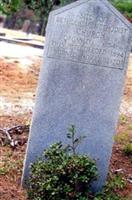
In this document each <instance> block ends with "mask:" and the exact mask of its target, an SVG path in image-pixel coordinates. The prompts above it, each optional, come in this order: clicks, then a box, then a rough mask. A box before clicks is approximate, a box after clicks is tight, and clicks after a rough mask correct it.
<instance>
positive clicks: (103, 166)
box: [23, 0, 132, 191]
mask: <svg viewBox="0 0 132 200" xmlns="http://www.w3.org/2000/svg"><path fill="white" fill-rule="evenodd" d="M131 33H132V32H131V26H130V24H129V23H128V22H127V20H126V19H125V18H124V17H123V16H122V15H121V14H120V13H119V12H118V11H116V10H115V9H114V8H113V7H112V6H111V5H110V4H109V3H108V2H107V1H105V0H96V1H95V0H89V1H88V0H81V1H78V2H75V3H72V4H70V5H68V6H65V7H63V8H61V9H58V10H56V11H53V12H52V13H51V14H50V18H49V22H48V26H47V34H46V44H45V52H44V65H43V66H42V68H41V72H40V79H39V86H38V90H37V97H36V106H35V111H34V115H33V121H32V126H31V131H30V137H29V141H28V148H27V154H26V159H25V167H24V174H23V181H24V180H26V179H27V178H28V173H29V165H30V163H31V162H34V161H35V160H36V158H37V157H38V156H39V155H41V153H42V152H43V150H44V149H45V148H47V147H48V146H49V145H50V144H52V143H54V142H57V141H60V140H61V141H64V142H67V141H66V133H67V128H68V127H69V126H70V125H71V124H74V125H75V126H76V129H77V132H78V133H83V135H86V136H87V138H86V139H85V141H84V142H83V145H82V146H81V147H80V148H79V149H78V151H79V152H80V153H83V154H89V155H90V156H91V157H92V158H94V159H96V161H97V166H98V169H99V174H100V177H99V179H98V181H97V182H96V183H94V184H93V189H94V190H95V191H97V190H99V189H100V188H101V187H102V185H103V184H104V182H105V179H106V176H107V172H108V166H109V160H110V157H111V151H112V145H113V136H114V134H115V128H116V124H117V119H118V111H119V105H120V101H121V97H122V94H123V87H124V79H125V74H126V70H127V64H128V63H127V62H128V56H129V52H130V42H131Z"/></svg>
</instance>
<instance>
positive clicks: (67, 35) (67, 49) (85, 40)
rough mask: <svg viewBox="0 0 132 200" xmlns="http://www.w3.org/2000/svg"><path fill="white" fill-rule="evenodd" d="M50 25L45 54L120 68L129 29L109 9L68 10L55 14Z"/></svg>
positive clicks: (123, 58)
mask: <svg viewBox="0 0 132 200" xmlns="http://www.w3.org/2000/svg"><path fill="white" fill-rule="evenodd" d="M97 8H98V10H99V11H98V13H97ZM82 11H83V12H82ZM88 11H89V12H88ZM76 13H77V14H76ZM113 22H114V26H113ZM53 27H54V31H53V33H52V34H51V37H50V41H49V48H48V57H50V58H56V59H62V60H69V61H73V62H78V63H84V64H91V65H98V66H104V67H111V68H119V69H122V66H123V63H124V60H125V49H127V47H126V44H127V42H128V37H129V29H127V27H126V26H124V24H123V23H122V22H121V21H119V20H118V19H117V18H116V17H115V16H114V15H113V14H112V13H111V12H110V11H108V10H105V11H103V10H101V9H100V7H99V6H94V7H87V8H86V9H85V11H84V7H83V9H82V10H80V12H70V11H68V15H67V14H58V15H56V16H55V18H54V25H53Z"/></svg>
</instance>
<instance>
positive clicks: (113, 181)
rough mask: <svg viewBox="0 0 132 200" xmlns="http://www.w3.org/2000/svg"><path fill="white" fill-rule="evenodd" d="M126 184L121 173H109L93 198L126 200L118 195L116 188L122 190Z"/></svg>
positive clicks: (99, 199) (97, 199) (96, 199)
mask: <svg viewBox="0 0 132 200" xmlns="http://www.w3.org/2000/svg"><path fill="white" fill-rule="evenodd" d="M126 185H127V182H126V180H124V179H123V177H122V176H121V175H115V176H112V175H110V177H109V179H108V181H107V182H106V185H105V187H104V189H103V191H102V192H100V193H98V194H96V196H95V197H94V200H128V199H127V198H122V197H121V196H120V195H118V193H117V190H123V189H124V188H125V187H126Z"/></svg>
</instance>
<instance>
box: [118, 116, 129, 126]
mask: <svg viewBox="0 0 132 200" xmlns="http://www.w3.org/2000/svg"><path fill="white" fill-rule="evenodd" d="M119 122H120V124H126V123H128V119H127V116H126V115H124V114H121V115H120V118H119Z"/></svg>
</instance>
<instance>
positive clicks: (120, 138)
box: [114, 131, 130, 144]
mask: <svg viewBox="0 0 132 200" xmlns="http://www.w3.org/2000/svg"><path fill="white" fill-rule="evenodd" d="M114 139H115V141H116V142H118V143H120V144H126V143H128V141H129V139H130V138H129V134H128V132H126V131H125V132H121V133H118V134H117V135H115V137H114Z"/></svg>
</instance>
